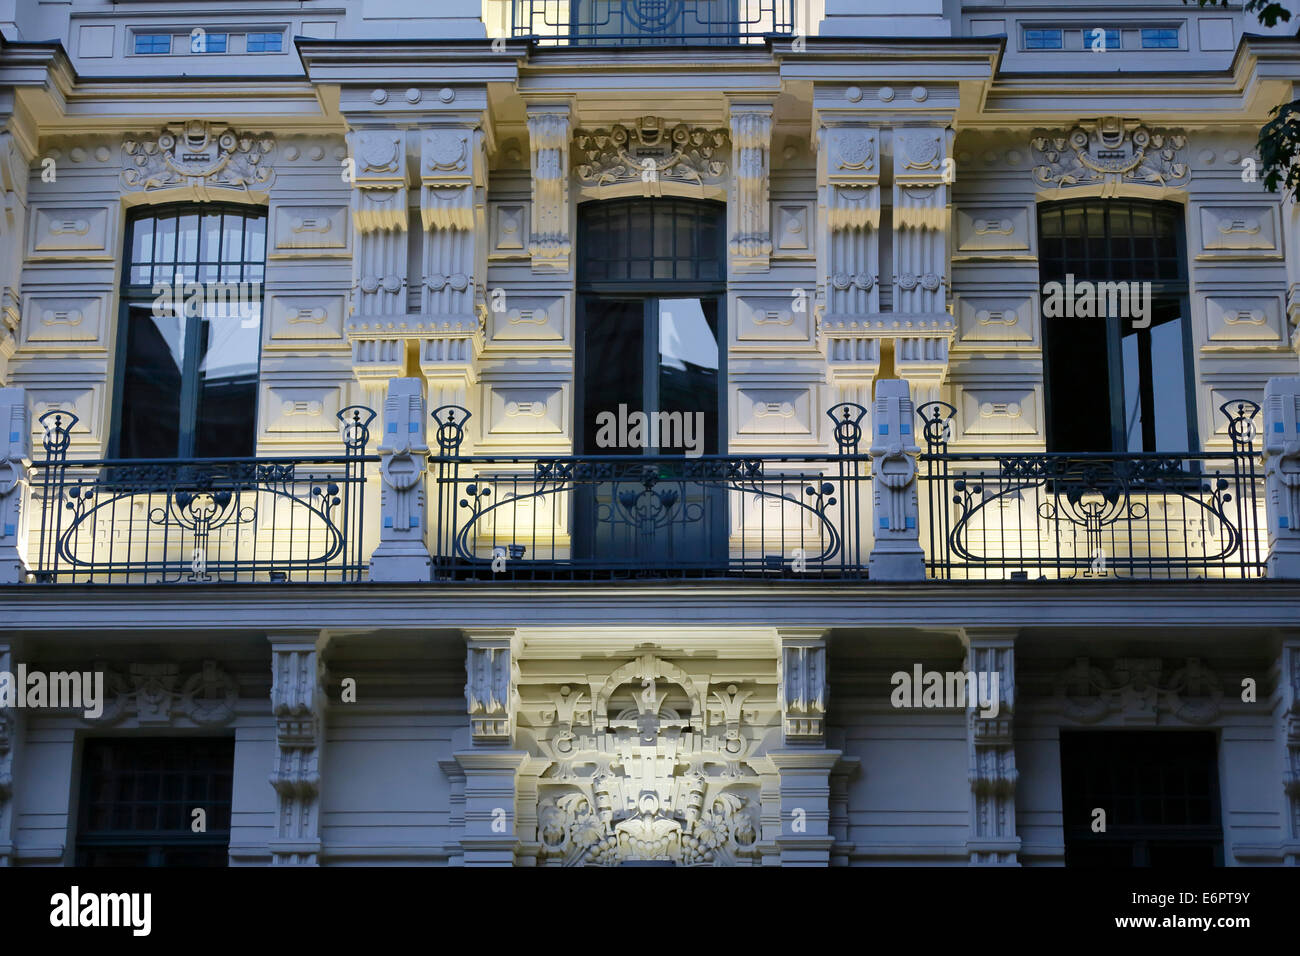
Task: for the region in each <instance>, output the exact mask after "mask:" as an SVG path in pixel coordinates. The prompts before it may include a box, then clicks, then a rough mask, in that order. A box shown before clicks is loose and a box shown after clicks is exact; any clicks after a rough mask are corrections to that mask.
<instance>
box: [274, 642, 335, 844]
mask: <svg viewBox="0 0 1300 956" xmlns="http://www.w3.org/2000/svg"><path fill="white" fill-rule="evenodd" d="M270 641H271V676H272V682H271V713H272V715H273V716H274V717H275V768H274V770H273V771H272V773H271V777H270V781H271V786H272V787H273V788H274V789H275V793H276V798H277V808H276V821H275V839H274V840H273V841H272V844H271V862H272V863H273V864H275V865H290V866H292V865H297V866H316V865H318V864H319V862H320V792H321V767H322V761H323V758H324V753H325V713H326V699H325V686H324V679H325V662H324V659H323V656H322V655H323V652H324V649H325V644H326V642H327V641H328V636H327V635H326V634H324V633H320V632H303V633H294V634H272V635H270Z"/></svg>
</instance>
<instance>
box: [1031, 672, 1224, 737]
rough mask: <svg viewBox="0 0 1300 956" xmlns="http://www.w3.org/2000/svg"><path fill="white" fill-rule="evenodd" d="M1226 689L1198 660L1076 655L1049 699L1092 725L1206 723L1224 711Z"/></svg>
mask: <svg viewBox="0 0 1300 956" xmlns="http://www.w3.org/2000/svg"><path fill="white" fill-rule="evenodd" d="M1223 696H1224V688H1223V682H1222V681H1221V680H1220V679H1219V677H1218V675H1217V674H1216V673H1215V672H1214V671H1213V670H1211V669H1210V668H1209V667H1208V666H1206V664H1205V663H1204V662H1203V661H1201V660H1200V659H1199V658H1195V657H1188V658H1185V659H1183V660H1181V661H1163V660H1161V659H1160V658H1134V657H1130V658H1117V659H1115V660H1113V661H1095V660H1091V659H1089V658H1087V657H1080V658H1077V659H1076V660H1075V661H1074V663H1073V664H1071V665H1070V666H1069V667H1067V668H1065V669H1064V670H1062V671H1061V672H1060V673H1059V674H1057V676H1056V678H1055V680H1054V682H1053V698H1054V703H1055V705H1056V708H1057V710H1058V711H1059V713H1060V714H1061V716H1063V717H1064V718H1065V719H1066V720H1069V721H1072V722H1074V723H1080V724H1095V723H1099V722H1101V721H1104V720H1107V719H1108V718H1112V717H1114V718H1118V719H1119V721H1120V722H1122V723H1125V724H1158V723H1161V722H1162V718H1164V719H1165V721H1166V722H1167V720H1168V719H1169V718H1173V719H1174V720H1176V721H1179V722H1182V723H1186V724H1208V723H1210V722H1212V721H1214V720H1216V719H1217V718H1218V716H1219V714H1220V712H1221V710H1222V705H1223Z"/></svg>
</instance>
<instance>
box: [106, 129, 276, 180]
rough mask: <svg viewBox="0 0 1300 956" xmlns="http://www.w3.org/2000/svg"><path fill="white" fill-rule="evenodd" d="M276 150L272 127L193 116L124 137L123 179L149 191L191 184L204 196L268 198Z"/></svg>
mask: <svg viewBox="0 0 1300 956" xmlns="http://www.w3.org/2000/svg"><path fill="white" fill-rule="evenodd" d="M274 153H275V137H274V136H273V135H272V134H271V133H247V132H237V131H236V130H235V129H233V128H231V127H228V126H227V127H221V126H218V125H216V124H213V123H209V122H207V121H206V120H197V119H196V120H190V121H189V122H187V123H185V124H184V125H173V126H165V127H163V128H162V130H161V131H160V132H158V133H147V134H145V135H143V136H127V137H125V138H124V139H123V140H122V185H123V186H125V187H126V188H127V189H128V190H131V191H140V192H145V193H152V192H159V191H162V190H166V189H177V188H190V189H193V190H194V191H195V192H196V194H197V195H198V197H199V198H200V199H216V198H218V196H219V195H220V192H221V191H224V190H235V191H238V192H243V193H247V194H257V195H259V196H261V197H263V198H264V197H265V195H266V194H267V193H268V192H269V191H270V189H271V186H272V184H273V183H274V182H275V167H274V165H273V160H274ZM208 190H217V192H216V193H209V192H208Z"/></svg>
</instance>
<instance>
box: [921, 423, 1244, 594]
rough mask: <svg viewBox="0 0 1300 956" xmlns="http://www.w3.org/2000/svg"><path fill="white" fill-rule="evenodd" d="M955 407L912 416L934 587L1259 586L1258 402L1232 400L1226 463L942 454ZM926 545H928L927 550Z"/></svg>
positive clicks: (1187, 457) (1174, 457)
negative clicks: (937, 581)
mask: <svg viewBox="0 0 1300 956" xmlns="http://www.w3.org/2000/svg"><path fill="white" fill-rule="evenodd" d="M955 411H956V409H955V408H954V407H953V406H952V405H949V404H948V403H946V402H927V403H926V404H924V405H922V406H921V407H920V408H918V409H917V413H918V415H919V416H920V417H921V420H922V422H923V427H922V430H923V433H924V436H925V441H926V449H925V451H924V452H923V453H922V455H921V456H920V469H919V478H920V482H921V490H920V495H921V500H922V502H923V503H922V509H923V514H922V520H923V522H924V523H925V524H926V526H927V527H926V528H925V529H924V530H923V533H922V541H923V543H926V561H927V565H928V568H929V572H930V574H931V576H932V577H936V578H955V579H1000V578H1009V579H1016V578H1023V579H1031V580H1037V579H1039V578H1049V579H1060V578H1079V579H1105V578H1112V579H1113V578H1148V579H1150V578H1225V577H1261V576H1263V575H1264V574H1265V565H1266V561H1267V558H1268V554H1267V540H1266V538H1267V535H1266V531H1265V528H1266V526H1267V525H1266V521H1265V515H1264V495H1263V480H1264V479H1263V472H1262V469H1261V468H1260V467H1259V462H1258V452H1257V451H1256V450H1255V448H1254V439H1255V425H1254V418H1255V416H1256V415H1257V414H1258V413H1259V406H1258V405H1256V404H1255V403H1254V402H1246V401H1240V402H1229V403H1227V404H1225V405H1223V406H1222V408H1221V411H1222V413H1223V414H1224V415H1225V416H1226V417H1227V419H1228V436H1229V438H1230V440H1231V442H1232V451H1231V452H1225V453H1221V454H1210V453H1190V454H1158V453H1133V454H1056V453H1048V454H1039V453H1029V454H1016V455H993V456H991V455H988V454H981V453H953V452H950V451H948V439H949V436H950V434H951V426H950V424H949V423H950V421H951V419H952V416H953V414H954V413H955ZM927 539H928V542H927Z"/></svg>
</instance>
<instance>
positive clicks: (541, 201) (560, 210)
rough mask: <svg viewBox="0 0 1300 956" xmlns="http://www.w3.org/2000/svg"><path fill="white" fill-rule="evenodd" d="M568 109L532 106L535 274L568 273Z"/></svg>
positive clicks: (531, 247) (531, 250)
mask: <svg viewBox="0 0 1300 956" xmlns="http://www.w3.org/2000/svg"><path fill="white" fill-rule="evenodd" d="M571 113H572V109H571V108H570V107H569V106H531V105H530V106H529V107H528V146H529V152H530V154H531V163H532V191H533V195H532V217H531V224H532V229H531V232H530V233H529V236H528V252H529V255H530V256H531V257H532V265H533V272H535V273H536V272H568V271H569V253H570V252H571V251H572V248H573V241H572V239H571V237H570V235H569V135H570V119H571Z"/></svg>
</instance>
